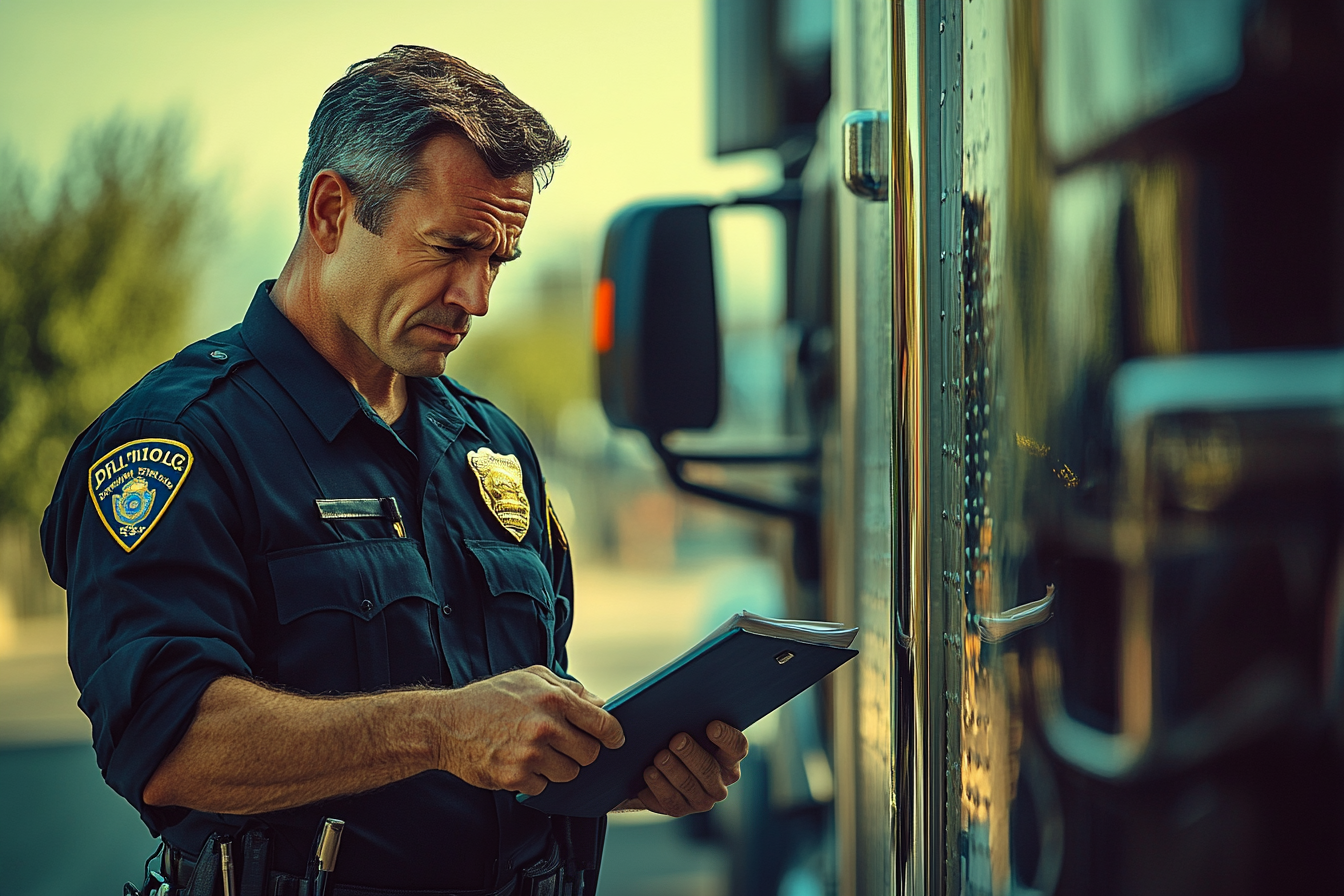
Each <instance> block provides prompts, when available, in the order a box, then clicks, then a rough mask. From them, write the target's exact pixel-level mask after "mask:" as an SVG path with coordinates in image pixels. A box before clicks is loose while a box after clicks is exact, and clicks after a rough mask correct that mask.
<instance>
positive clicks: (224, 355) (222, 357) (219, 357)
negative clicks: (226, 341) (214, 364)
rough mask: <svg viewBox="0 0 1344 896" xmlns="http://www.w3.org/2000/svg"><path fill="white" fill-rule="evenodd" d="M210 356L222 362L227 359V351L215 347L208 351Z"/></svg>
mask: <svg viewBox="0 0 1344 896" xmlns="http://www.w3.org/2000/svg"><path fill="white" fill-rule="evenodd" d="M210 357H211V358H213V359H214V360H216V361H219V362H220V363H221V364H222V363H223V362H225V361H227V360H229V353H228V352H222V351H220V350H219V349H215V350H214V351H212V352H211V353H210Z"/></svg>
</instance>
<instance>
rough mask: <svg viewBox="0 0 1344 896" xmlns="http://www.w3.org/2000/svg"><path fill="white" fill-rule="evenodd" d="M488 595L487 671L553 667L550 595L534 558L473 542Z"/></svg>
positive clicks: (521, 550)
mask: <svg viewBox="0 0 1344 896" xmlns="http://www.w3.org/2000/svg"><path fill="white" fill-rule="evenodd" d="M465 544H466V547H467V551H468V552H469V553H470V554H471V556H473V557H475V558H476V562H477V564H478V565H479V566H480V568H481V572H482V574H483V575H484V577H485V588H486V591H487V592H488V594H489V597H488V599H487V600H486V602H485V604H486V605H485V639H486V649H487V651H488V652H489V654H490V657H489V659H490V671H491V673H493V674H496V675H497V674H499V673H500V672H507V671H509V670H510V669H518V668H521V667H523V666H531V665H534V664H535V665H541V666H546V667H547V668H554V666H555V592H554V590H552V588H551V579H550V575H549V573H547V571H546V567H545V566H543V565H542V562H541V558H540V557H538V556H537V554H536V552H535V551H533V550H531V549H530V548H526V547H523V546H522V545H512V544H505V543H503V542H499V541H489V540H472V539H468V540H467V541H466V542H465Z"/></svg>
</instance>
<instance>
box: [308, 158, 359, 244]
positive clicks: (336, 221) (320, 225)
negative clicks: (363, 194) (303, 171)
mask: <svg viewBox="0 0 1344 896" xmlns="http://www.w3.org/2000/svg"><path fill="white" fill-rule="evenodd" d="M354 210H355V197H354V195H353V194H352V193H351V192H350V186H349V185H348V184H347V183H346V182H345V178H343V177H341V176H340V175H339V174H337V173H336V172H335V171H333V170H331V169H330V168H323V169H322V170H321V171H319V172H317V174H316V175H315V176H314V177H313V182H312V183H311V184H309V186H308V205H307V207H306V208H305V210H304V224H305V225H306V226H307V228H308V234H309V236H311V237H312V238H313V242H315V243H316V244H317V246H318V248H320V249H321V250H322V251H323V252H325V253H326V254H328V255H331V254H332V253H334V252H335V251H336V249H337V248H339V247H340V245H341V236H342V234H344V233H345V229H346V228H347V227H349V226H350V225H351V223H352V222H353V220H354Z"/></svg>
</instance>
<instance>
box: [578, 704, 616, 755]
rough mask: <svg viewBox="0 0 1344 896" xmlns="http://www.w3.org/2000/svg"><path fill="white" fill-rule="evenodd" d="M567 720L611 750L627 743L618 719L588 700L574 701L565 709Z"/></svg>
mask: <svg viewBox="0 0 1344 896" xmlns="http://www.w3.org/2000/svg"><path fill="white" fill-rule="evenodd" d="M565 718H566V719H568V720H569V721H570V722H571V723H572V724H573V725H574V727H576V728H578V729H579V730H581V731H586V732H588V733H589V734H591V735H592V736H593V737H595V738H597V739H598V740H599V741H601V742H602V745H603V746H604V747H606V748H608V749H610V750H614V749H616V748H617V747H619V746H621V745H622V744H624V743H625V732H624V731H622V730H621V723H620V722H618V721H616V717H615V716H613V715H612V714H611V713H609V712H607V711H606V710H604V709H602V708H601V707H599V706H595V705H594V704H592V703H589V702H588V701H586V700H574V701H572V702H571V703H570V704H569V706H568V707H566V709H565Z"/></svg>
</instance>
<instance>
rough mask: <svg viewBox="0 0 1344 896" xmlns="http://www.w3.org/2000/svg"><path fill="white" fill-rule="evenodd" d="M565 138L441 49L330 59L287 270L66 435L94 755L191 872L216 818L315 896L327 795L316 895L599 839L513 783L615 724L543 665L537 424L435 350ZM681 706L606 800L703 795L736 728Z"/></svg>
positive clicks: (554, 561)
mask: <svg viewBox="0 0 1344 896" xmlns="http://www.w3.org/2000/svg"><path fill="white" fill-rule="evenodd" d="M567 149H568V145H567V142H566V141H565V140H563V139H561V138H559V137H558V136H557V135H556V134H555V132H554V131H553V130H552V129H551V128H550V126H549V125H548V124H547V123H546V121H545V120H544V119H543V118H542V117H541V115H540V114H539V113H537V112H536V111H535V110H533V109H532V108H530V107H528V106H527V105H526V104H524V103H523V102H521V101H520V100H519V99H518V98H517V97H515V96H513V95H512V94H511V93H509V92H508V91H507V90H506V89H505V88H504V85H503V84H502V83H500V82H499V81H498V80H496V79H495V78H493V77H491V76H489V75H486V74H484V73H482V72H480V71H478V70H476V69H474V68H472V67H471V66H470V65H467V64H466V63H464V62H462V61H461V60H459V59H455V58H453V57H451V56H448V55H446V54H443V53H440V52H437V51H434V50H430V49H426V48H423V47H404V46H402V47H394V48H393V49H392V50H390V51H389V52H387V53H384V54H383V55H381V56H378V57H376V58H374V59H370V60H366V61H364V62H361V63H359V64H357V65H355V66H352V67H351V69H350V70H349V72H348V73H347V74H346V75H345V76H344V77H343V78H341V79H340V80H339V81H337V82H336V83H335V84H333V85H332V86H331V87H330V88H329V89H328V90H327V92H326V94H325V95H324V96H323V99H322V101H321V103H320V105H319V106H318V109H317V112H316V114H315V116H314V118H313V121H312V124H311V127H310V130H309V146H308V153H307V156H306V157H305V159H304V164H303V170H302V173H301V175H300V186H301V190H300V208H301V214H302V220H301V228H300V235H299V239H298V242H297V243H296V245H295V247H294V249H293V251H292V252H291V254H290V257H289V260H288V261H287V263H286V264H285V266H284V269H283V270H282V271H281V273H280V276H279V278H278V279H277V280H275V281H269V282H267V283H263V284H262V285H261V287H260V288H259V289H258V290H257V293H256V296H255V298H254V299H253V301H252V304H251V307H250V308H249V309H248V311H247V314H246V317H245V319H244V320H243V322H242V323H241V324H239V325H237V326H235V327H233V328H232V329H230V330H227V331H225V332H223V333H220V334H218V335H216V336H214V337H212V338H210V339H207V340H205V341H203V342H199V343H197V344H195V345H192V346H189V347H188V348H186V349H184V350H183V351H182V352H181V353H180V354H179V355H178V356H177V357H176V358H174V359H173V360H172V361H169V362H168V363H166V364H164V365H162V366H160V367H158V368H157V369H155V370H154V371H152V372H151V373H149V374H148V375H147V376H146V377H145V378H144V379H143V380H141V381H140V382H139V383H138V384H137V385H136V386H135V387H133V388H132V389H131V390H130V391H129V392H127V393H126V394H125V395H124V396H123V397H122V398H121V399H119V400H118V401H117V402H116V403H115V404H114V405H113V406H112V407H111V408H109V409H108V410H107V411H106V412H104V413H103V415H102V416H101V417H99V418H98V420H97V421H96V422H95V423H94V424H93V425H92V426H91V427H89V429H88V430H87V431H86V432H85V433H84V434H83V435H81V436H80V438H79V440H78V441H77V442H76V444H75V446H74V447H73V448H72V450H71V452H70V456H69V457H68V459H67V461H66V465H65V469H64V471H63V473H62V475H61V479H60V482H59V484H58V486H57V489H56V493H55V496H54V497H53V500H52V503H51V506H50V507H49V508H48V510H47V514H46V516H45V518H44V520H43V529H42V535H43V545H44V550H45V553H46V557H47V562H48V565H49V568H50V570H51V574H52V577H53V578H54V579H55V581H56V582H57V583H58V584H60V585H62V586H64V587H65V588H66V589H67V590H68V593H69V607H70V663H71V667H72V669H73V671H74V675H75V679H76V681H77V683H78V684H79V686H80V689H81V698H80V706H81V708H82V709H83V710H84V711H85V712H86V713H87V714H88V716H89V718H90V719H91V721H92V723H93V736H94V746H95V748H96V752H97V756H98V762H99V765H100V766H101V768H102V770H103V773H104V776H105V777H106V779H107V782H108V783H109V784H110V785H111V786H112V787H113V788H114V789H115V790H117V792H119V793H120V794H121V795H122V796H124V797H125V798H126V799H127V800H128V801H129V802H130V803H131V804H132V805H134V806H135V807H136V808H137V809H138V810H139V812H140V814H141V816H142V818H143V819H144V820H145V823H146V824H147V825H148V826H149V828H150V829H151V831H153V832H155V833H157V834H161V836H162V837H163V839H164V842H165V843H166V844H167V846H168V852H167V859H166V861H165V864H164V869H165V873H166V874H167V875H168V877H169V883H170V884H171V885H172V886H174V887H179V888H180V887H186V886H187V885H188V884H192V881H193V877H194V878H195V879H196V880H195V883H194V884H192V886H193V889H192V892H210V891H211V889H213V888H214V887H215V882H214V881H213V880H210V881H205V882H202V880H201V877H202V875H203V874H204V871H202V872H201V873H199V874H198V873H197V872H198V870H199V869H198V867H197V866H200V867H201V868H206V867H209V868H211V869H214V868H217V867H218V864H217V862H215V860H214V858H213V857H214V855H215V853H216V852H217V849H216V847H215V846H214V844H217V843H218V842H219V841H220V839H221V838H224V839H226V840H227V839H232V840H233V842H235V843H242V842H246V843H247V844H248V845H249V847H255V848H253V849H252V852H253V853H255V855H254V856H252V857H251V858H249V857H248V856H240V857H239V858H240V859H241V861H242V862H243V868H242V879H243V880H244V881H247V882H249V883H248V884H247V886H248V887H253V888H255V889H257V890H258V892H265V893H293V894H298V893H306V892H308V891H309V890H308V888H309V886H310V885H309V883H307V882H306V880H307V879H309V878H311V863H310V859H311V853H312V842H313V835H314V831H315V830H317V828H318V826H319V825H320V823H321V821H322V819H323V818H325V817H328V816H331V817H338V818H340V819H343V820H344V821H345V822H346V825H345V835H344V839H343V841H342V844H341V847H340V855H339V867H338V869H337V871H336V873H335V875H334V877H333V878H332V885H333V888H332V889H331V890H329V891H328V892H334V893H336V894H337V896H340V894H342V893H343V892H345V893H357V892H361V891H359V890H358V889H354V890H352V889H348V888H349V887H359V886H362V887H369V888H376V892H378V893H395V892H398V891H403V890H415V891H428V892H431V893H433V892H443V893H448V892H451V893H457V894H461V893H482V894H485V893H515V892H517V893H522V892H528V891H529V888H530V889H531V891H535V892H550V891H551V890H550V889H549V888H550V887H551V886H553V885H554V882H555V881H556V880H557V879H558V878H557V877H555V876H554V875H553V874H552V872H553V871H554V869H555V868H556V867H557V864H556V863H557V862H561V861H562V860H565V859H566V858H568V860H569V865H570V866H573V865H574V861H573V857H572V856H570V857H566V856H564V855H562V854H561V853H562V850H561V849H560V847H561V846H564V847H567V848H572V847H573V843H572V842H564V843H557V837H558V839H559V840H560V841H568V840H571V839H572V840H573V841H575V842H583V843H587V844H588V845H589V847H590V848H596V847H594V844H595V843H600V831H588V832H587V833H586V834H584V833H583V829H582V828H581V826H578V825H577V823H576V824H575V825H561V824H559V821H560V820H557V819H550V818H547V817H546V816H544V815H542V814H541V813H538V812H536V811H534V810H532V809H529V808H527V807H525V806H521V805H519V804H518V803H517V801H516V800H515V799H514V793H513V791H521V792H523V793H529V794H535V793H538V792H540V791H541V790H542V789H543V788H544V787H545V786H546V785H547V783H548V782H551V781H567V780H570V779H572V778H573V777H574V776H575V775H576V774H577V773H578V771H579V768H580V767H581V766H583V765H586V764H588V763H590V762H592V761H593V760H594V758H595V757H596V756H597V755H598V753H599V751H600V750H603V749H617V748H619V747H620V746H621V744H622V743H623V740H624V738H623V735H622V732H621V729H620V725H619V724H618V723H617V722H616V720H615V719H614V718H613V717H612V716H610V715H609V714H607V713H606V712H605V711H604V710H602V708H601V701H600V700H599V699H598V698H596V697H594V696H593V695H592V694H590V693H589V692H587V691H586V690H585V689H584V688H583V686H582V685H581V684H579V683H578V682H577V681H575V680H573V679H572V678H570V677H568V676H567V675H566V672H565V668H566V654H565V641H566V637H567V635H568V633H569V631H570V627H571V624H572V621H573V604H572V598H573V587H572V579H571V573H570V567H569V554H568V548H567V544H566V541H565V536H564V533H563V531H562V530H561V529H560V526H559V525H558V523H557V521H556V519H555V516H554V514H553V513H552V512H551V510H550V506H549V503H548V501H547V499H546V494H545V486H544V481H543V478H542V474H541V470H540V467H539V465H538V462H537V458H536V456H535V454H534V452H533V451H532V448H531V446H530V445H529V443H528V441H527V439H526V437H525V436H524V435H523V433H522V431H521V430H519V429H518V427H517V426H516V425H515V424H514V423H513V422H512V421H511V420H510V419H509V418H508V417H506V416H505V415H504V414H503V413H501V412H500V411H499V410H498V409H497V408H495V407H494V406H493V405H491V404H490V403H489V402H488V401H486V400H484V399H482V398H480V397H478V396H476V395H473V394H472V393H470V392H468V391H467V390H465V389H463V388H462V387H460V386H459V385H457V384H456V383H455V382H453V381H452V380H450V379H448V378H447V377H445V376H442V374H443V371H444V366H445V361H446V359H447V356H448V354H449V353H450V352H452V350H453V349H454V348H456V347H457V346H458V345H459V344H460V342H461V341H462V339H463V338H464V337H465V336H466V335H467V332H468V329H469V327H470V326H471V321H472V319H473V318H474V317H477V316H480V315H484V314H485V313H486V310H487V308H488V302H489V293H490V286H491V284H492V283H493V281H494V279H495V277H496V276H497V275H498V273H499V271H500V269H501V268H502V267H503V266H504V265H506V264H509V263H511V262H513V261H514V260H515V259H516V258H517V257H518V256H519V245H518V244H519V237H520V235H521V233H522V230H523V225H524V223H525V222H526V220H527V214H528V209H529V207H530V204H531V200H532V193H533V185H534V182H540V183H541V184H542V185H543V186H544V185H545V182H546V181H547V180H548V179H549V176H550V174H551V173H552V171H553V168H554V165H555V164H556V163H557V162H559V161H560V160H561V159H562V158H563V157H564V155H565V153H566V151H567ZM697 733H699V732H697ZM704 734H705V736H706V738H707V741H706V742H707V743H710V744H712V745H713V749H712V751H707V750H705V749H703V748H702V747H701V746H700V745H699V744H698V743H697V741H696V739H695V738H693V737H689V736H686V735H685V734H682V735H679V736H677V737H676V738H674V739H673V742H672V743H670V744H669V745H668V749H666V750H664V751H661V752H660V753H659V754H658V755H657V756H654V757H650V766H649V768H648V769H646V771H645V784H646V786H645V788H644V789H643V791H642V792H641V793H640V794H639V796H638V798H637V799H635V800H632V801H631V802H630V803H629V804H627V805H626V806H625V807H624V808H646V809H649V810H652V811H654V812H660V813H664V814H669V815H682V814H686V813H688V812H695V811H703V810H705V809H708V808H709V807H710V806H712V805H713V804H714V803H715V802H716V801H718V800H721V799H723V798H724V796H725V795H726V786H727V785H728V784H731V783H732V782H734V781H735V780H736V779H737V777H738V774H739V771H738V768H739V762H740V760H741V759H742V757H743V756H744V755H745V753H746V740H745V738H744V737H743V735H742V734H741V732H739V731H737V730H735V729H733V728H731V727H729V726H727V725H724V724H720V723H714V724H712V725H710V726H709V729H708V730H707V731H706V732H704ZM557 831H566V832H568V834H561V835H558V834H557ZM576 832H577V834H576ZM247 834H250V835H252V836H251V839H247V840H246V841H244V840H242V839H241V838H243V836H244V835H247ZM569 835H575V836H573V837H570V836H569ZM580 835H582V836H580ZM234 853H235V855H237V854H238V853H239V850H237V849H235V850H234ZM237 860H238V859H235V861H237ZM249 861H250V862H251V866H250V867H249V866H248V862H249ZM589 864H591V863H589ZM262 865H264V869H262ZM259 869H261V870H259ZM571 870H572V867H571ZM211 873H212V874H213V873H214V872H213V871H211ZM258 875H260V876H258ZM548 875H551V876H548ZM563 876H564V875H561V877H563ZM592 878H593V875H592V874H590V875H589V876H588V881H587V884H588V886H587V887H586V888H587V889H591V886H592V884H593V880H592ZM258 881H260V882H258ZM537 881H550V882H551V883H544V882H543V883H540V884H538V883H536V882H537ZM577 881H578V878H577V876H576V875H575V874H570V875H569V877H568V884H569V885H570V886H571V887H573V886H577V885H578V883H577ZM235 886H240V885H238V884H235ZM203 887H208V888H203ZM365 892H368V891H365ZM245 896H251V894H248V893H245Z"/></svg>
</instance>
